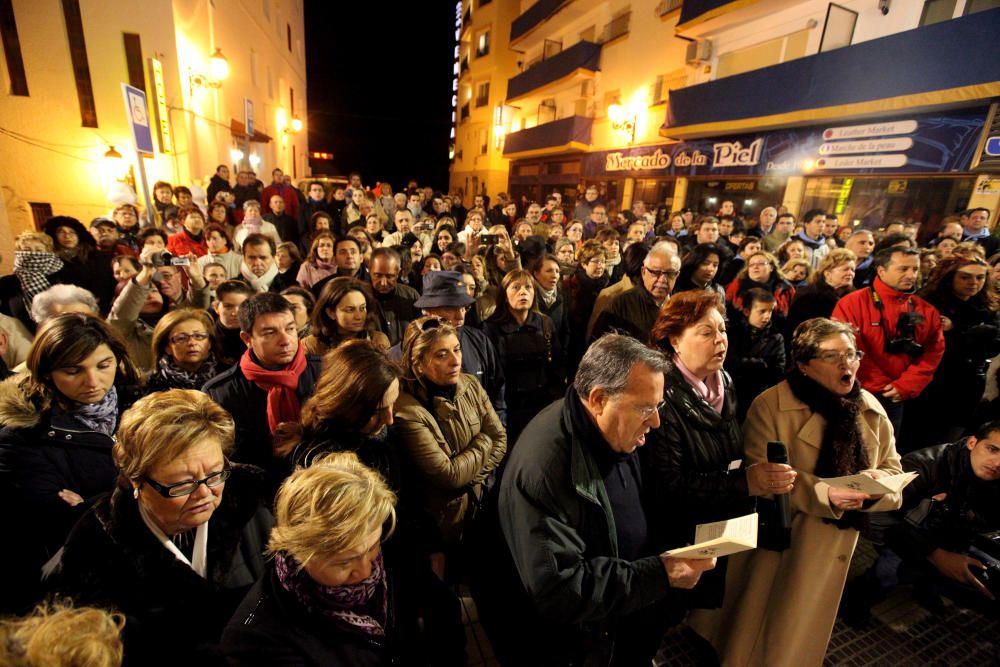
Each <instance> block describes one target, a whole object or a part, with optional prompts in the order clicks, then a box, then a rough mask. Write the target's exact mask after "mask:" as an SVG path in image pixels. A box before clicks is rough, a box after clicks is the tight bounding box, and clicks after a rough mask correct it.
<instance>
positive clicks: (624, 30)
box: [602, 9, 632, 42]
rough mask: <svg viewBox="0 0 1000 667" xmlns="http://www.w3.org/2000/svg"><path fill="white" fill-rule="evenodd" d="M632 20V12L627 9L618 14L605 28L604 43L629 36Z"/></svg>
mask: <svg viewBox="0 0 1000 667" xmlns="http://www.w3.org/2000/svg"><path fill="white" fill-rule="evenodd" d="M631 20H632V10H631V9H625V10H623V11H621V12H618V14H616V15H615V16H614V18H612V19H611V22H610V23H608V24H607V25H606V26H604V39H603V40H602V41H604V42H611V41H614V40H616V39H618V38H619V37H621V36H623V35H627V34H628V26H629V22H630V21H631Z"/></svg>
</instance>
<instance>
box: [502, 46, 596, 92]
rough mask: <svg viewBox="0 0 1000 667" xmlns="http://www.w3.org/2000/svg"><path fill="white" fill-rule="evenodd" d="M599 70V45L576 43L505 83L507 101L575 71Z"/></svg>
mask: <svg viewBox="0 0 1000 667" xmlns="http://www.w3.org/2000/svg"><path fill="white" fill-rule="evenodd" d="M600 69H601V45H600V44H595V43H593V42H577V43H576V44H574V45H573V46H571V47H569V48H568V49H566V50H564V51H562V52H560V53H557V54H556V55H554V56H552V57H551V58H549V59H548V60H542V61H541V62H539V63H538V64H537V65H535V66H534V67H532V68H531V69H528V70H525V71H524V72H521V73H520V74H518V75H517V76H515V77H514V78H512V79H510V80H509V81H507V100H508V101H510V100H513V99H517V98H519V97H523V96H524V95H527V94H528V93H530V92H531V91H533V90H537V89H539V88H542V87H543V86H546V85H548V84H550V83H552V82H553V81H558V80H560V79H562V78H563V77H566V76H569V75H570V74H572V73H574V72H576V71H577V70H586V71H590V72H597V71H599V70H600Z"/></svg>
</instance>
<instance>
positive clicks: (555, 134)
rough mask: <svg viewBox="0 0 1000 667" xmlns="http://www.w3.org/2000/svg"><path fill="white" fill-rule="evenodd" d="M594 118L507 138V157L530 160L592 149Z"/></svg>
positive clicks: (557, 122)
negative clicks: (541, 156) (537, 156)
mask: <svg viewBox="0 0 1000 667" xmlns="http://www.w3.org/2000/svg"><path fill="white" fill-rule="evenodd" d="M593 125H594V119H593V118H585V117H583V116H569V117H568V118H561V119H559V120H554V121H552V122H551V123H545V124H544V125H536V126H535V127H532V128H529V129H527V130H521V131H519V132H512V133H510V134H508V135H507V139H506V140H505V141H504V146H503V154H504V157H507V158H510V157H527V156H529V155H541V154H547V153H558V152H561V151H568V150H579V151H584V150H587V149H588V148H590V134H591V130H592V128H593Z"/></svg>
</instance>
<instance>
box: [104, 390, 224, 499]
mask: <svg viewBox="0 0 1000 667" xmlns="http://www.w3.org/2000/svg"><path fill="white" fill-rule="evenodd" d="M235 435H236V426H235V424H234V423H233V418H232V417H231V416H230V415H229V413H228V412H226V411H225V410H224V409H223V408H222V407H221V406H220V405H219V404H218V403H216V402H215V401H213V400H212V399H211V398H209V397H208V396H207V395H206V394H203V393H202V392H200V391H195V390H194V389H171V390H169V391H160V392H156V393H152V394H149V395H148V396H144V397H143V398H140V399H139V400H138V401H136V402H135V404H133V405H132V407H131V408H129V409H128V410H126V411H125V413H124V414H123V415H122V419H121V424H120V425H119V426H118V438H117V441H116V442H115V446H114V448H113V449H112V454H113V456H114V459H115V463H116V464H117V465H118V470H119V484H120V485H121V486H122V488H127V487H128V486H129V484H130V483H131V482H138V480H139V479H140V478H142V477H143V476H144V475H147V474H148V473H149V471H150V470H152V469H154V468H156V467H157V466H159V465H161V464H163V463H167V462H169V461H173V460H174V459H176V458H177V457H178V456H181V455H182V454H183V453H184V452H185V451H187V449H188V447H190V446H191V445H193V444H195V443H198V442H201V441H203V440H205V439H206V438H213V439H215V440H217V441H218V442H219V446H220V447H221V448H222V453H223V454H226V453H228V452H229V451H230V450H231V449H232V446H233V439H234V438H235Z"/></svg>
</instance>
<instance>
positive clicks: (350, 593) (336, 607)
mask: <svg viewBox="0 0 1000 667" xmlns="http://www.w3.org/2000/svg"><path fill="white" fill-rule="evenodd" d="M274 567H275V571H276V572H277V573H278V580H279V581H280V582H281V586H282V588H284V589H285V590H286V591H288V592H289V593H291V594H292V595H294V596H295V599H296V600H298V602H299V604H301V605H302V606H303V607H305V609H306V611H308V612H309V613H311V614H319V615H321V616H324V617H325V618H328V619H330V620H331V621H333V622H334V623H336V624H337V625H340V626H343V627H344V628H345V629H347V630H352V631H355V632H360V633H362V634H365V635H369V636H372V637H384V636H385V623H386V618H387V616H388V605H389V589H388V586H387V585H386V577H385V566H384V565H383V563H382V554H381V553H380V554H379V555H378V558H376V559H375V562H373V563H372V572H371V574H370V575H369V576H368V578H367V579H365V580H363V581H361V582H359V583H357V584H347V585H344V586H323V585H322V584H319V583H317V582H316V581H315V580H314V579H313V578H312V577H310V576H309V574H308V573H307V572H306V571H305V569H303V568H302V567H301V566H300V565H299V564H298V562H297V561H296V560H295V559H294V558H292V557H291V556H289V555H288V554H286V553H284V552H279V553H278V554H277V555H276V556H275V557H274Z"/></svg>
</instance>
